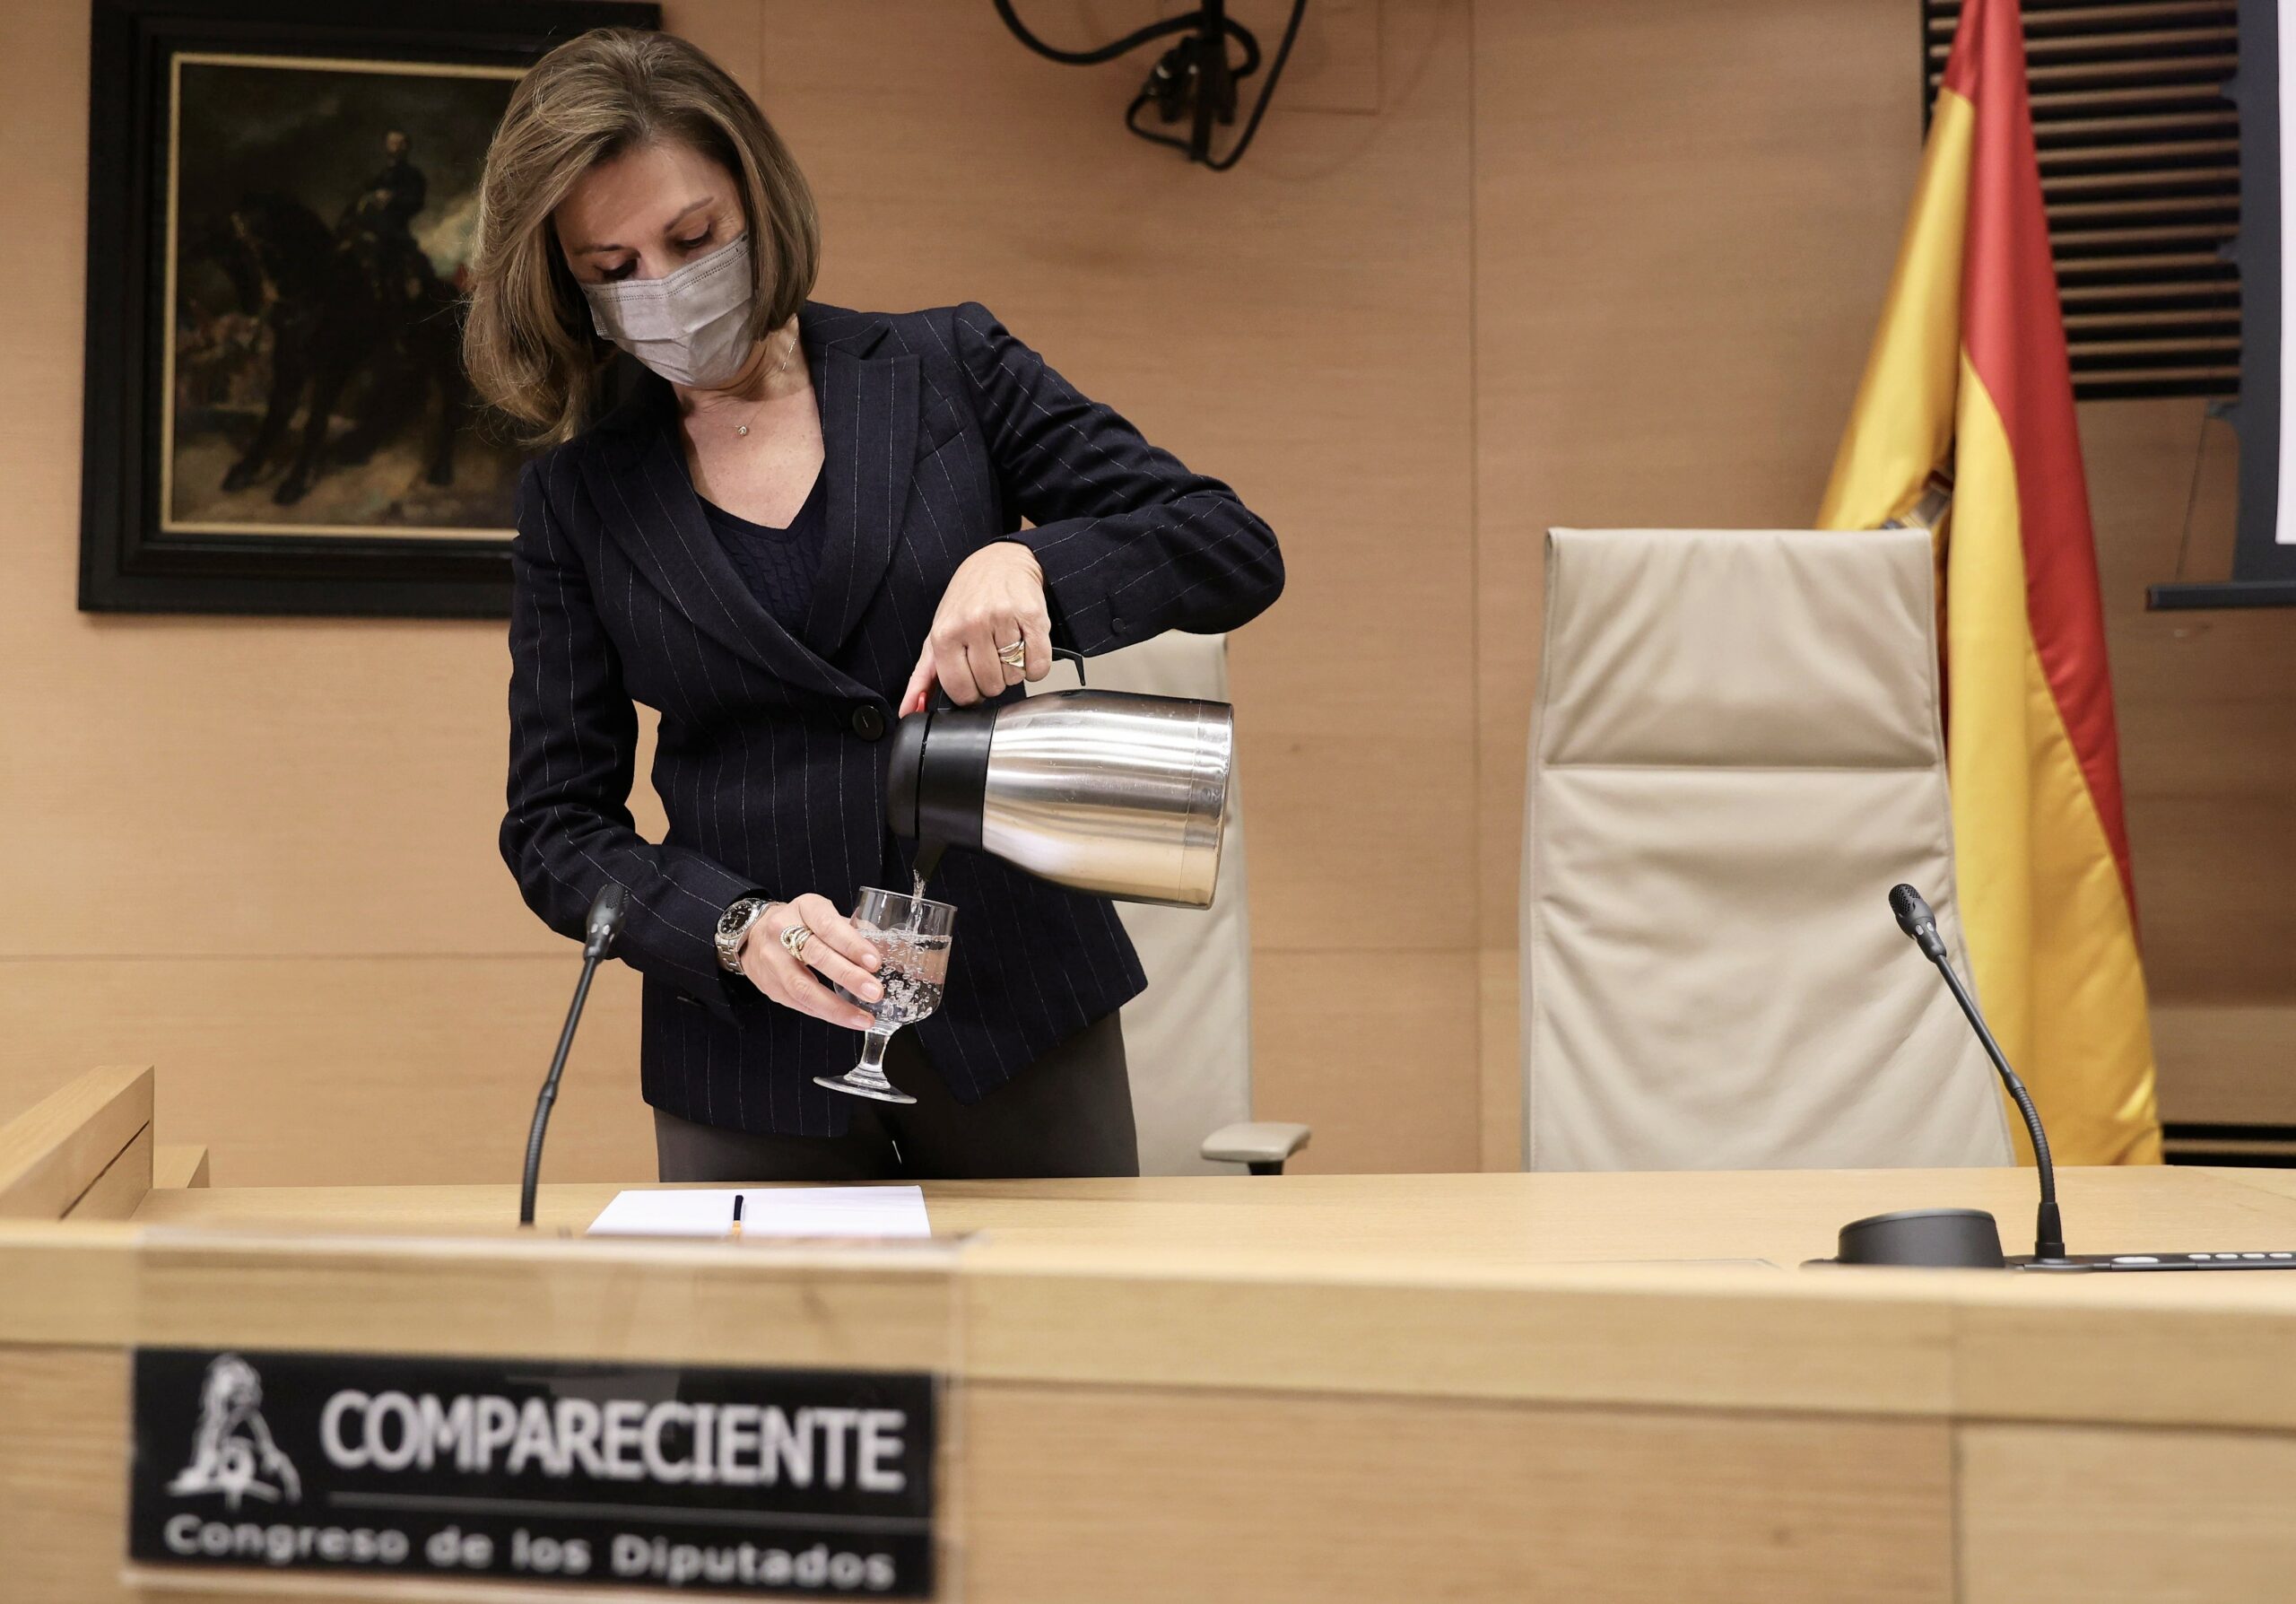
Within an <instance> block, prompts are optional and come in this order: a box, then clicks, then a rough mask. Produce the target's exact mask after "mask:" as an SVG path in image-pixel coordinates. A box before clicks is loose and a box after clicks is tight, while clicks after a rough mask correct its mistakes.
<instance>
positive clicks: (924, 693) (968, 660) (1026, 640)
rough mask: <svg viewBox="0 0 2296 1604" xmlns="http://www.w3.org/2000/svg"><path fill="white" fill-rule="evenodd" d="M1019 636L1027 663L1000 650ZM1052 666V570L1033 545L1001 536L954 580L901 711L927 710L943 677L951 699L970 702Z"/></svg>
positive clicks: (1042, 673)
mask: <svg viewBox="0 0 2296 1604" xmlns="http://www.w3.org/2000/svg"><path fill="white" fill-rule="evenodd" d="M1014 641H1020V642H1022V645H1023V646H1024V647H1025V648H1026V650H1027V656H1026V658H1025V659H1024V661H1023V663H1022V666H1021V667H1013V665H1012V664H1010V663H1007V662H1005V661H1004V660H1003V658H1000V657H999V656H998V653H999V652H1000V651H1001V650H1007V649H1010V648H1011V647H1012V645H1013V642H1014ZM1051 672H1052V613H1051V610H1050V609H1049V608H1048V606H1046V603H1045V597H1044V570H1043V569H1041V568H1039V566H1037V559H1036V554H1035V553H1033V552H1031V551H1030V550H1029V548H1028V547H1027V546H1024V545H1022V544H1021V543H1020V542H1018V541H1016V540H1000V541H998V542H997V543H996V545H985V546H983V547H981V548H980V550H978V551H977V552H975V553H974V554H972V555H971V556H970V557H967V558H966V559H965V560H964V562H963V563H962V565H961V566H960V567H959V568H958V570H957V571H956V574H955V575H954V577H952V579H951V580H949V588H948V590H947V591H946V592H945V593H944V595H943V596H942V597H941V606H940V610H939V611H938V612H936V613H935V614H934V615H933V632H932V633H931V634H930V635H929V636H927V637H926V641H925V652H924V655H923V656H921V657H919V658H918V659H917V669H916V672H915V673H913V674H911V675H910V676H909V689H908V690H906V691H904V692H902V693H901V698H900V711H901V716H902V717H904V718H906V717H907V716H908V715H909V714H910V713H914V712H919V711H922V710H923V709H924V707H925V702H926V698H928V697H929V696H931V695H932V694H933V685H934V683H935V681H936V680H937V681H938V682H939V683H940V686H941V688H942V689H943V690H944V691H946V692H947V693H949V700H950V701H952V702H955V703H956V704H957V705H958V706H959V707H970V706H971V705H972V704H973V703H974V702H980V701H982V700H984V699H986V698H987V697H990V696H995V695H998V694H1000V693H1003V692H1004V691H1005V690H1006V689H1007V688H1008V687H1010V686H1013V685H1017V684H1020V683H1021V682H1022V680H1023V679H1027V680H1031V681H1033V680H1039V679H1042V678H1043V677H1044V676H1046V675H1048V674H1049V673H1051Z"/></svg>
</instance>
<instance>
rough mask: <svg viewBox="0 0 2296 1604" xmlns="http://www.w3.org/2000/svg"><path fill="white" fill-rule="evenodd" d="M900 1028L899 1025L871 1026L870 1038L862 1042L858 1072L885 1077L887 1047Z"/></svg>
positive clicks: (878, 1077) (880, 1078) (881, 1078)
mask: <svg viewBox="0 0 2296 1604" xmlns="http://www.w3.org/2000/svg"><path fill="white" fill-rule="evenodd" d="M899 1029H900V1026H899V1025H892V1026H890V1027H888V1026H885V1025H882V1024H874V1025H871V1026H870V1027H869V1038H868V1040H867V1041H865V1042H863V1043H862V1044H861V1063H860V1067H859V1069H858V1071H857V1073H859V1074H862V1075H867V1076H874V1077H876V1078H877V1079H879V1080H883V1079H884V1078H885V1047H886V1044H887V1043H889V1042H891V1041H892V1039H893V1032H894V1031H896V1030H899Z"/></svg>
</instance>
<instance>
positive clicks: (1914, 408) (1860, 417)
mask: <svg viewBox="0 0 2296 1604" xmlns="http://www.w3.org/2000/svg"><path fill="white" fill-rule="evenodd" d="M1975 128H1976V118H1975V113H1974V111H1973V109H1971V107H1970V103H1969V101H1967V100H1963V99H1962V98H1961V96H1960V95H1958V94H1956V93H1954V92H1952V90H1950V89H1948V90H1944V91H1941V92H1939V93H1938V96H1937V105H1936V109H1935V112H1934V113H1933V114H1932V115H1931V118H1930V124H1929V143H1928V145H1927V147H1926V149H1925V150H1924V151H1923V153H1922V158H1921V177H1920V180H1919V182H1918V184H1917V185H1916V187H1915V189H1914V195H1913V213H1912V215H1911V217H1910V218H1909V220H1908V221H1907V223H1906V231H1905V238H1904V240H1902V241H1901V242H1900V244H1899V247H1898V262H1897V268H1896V271H1895V272H1894V273H1892V275H1891V277H1890V292H1889V297H1888V299H1887V300H1886V301H1883V309H1882V327H1881V332H1880V333H1879V334H1878V335H1877V336H1875V338H1874V349H1873V352H1872V353H1871V354H1870V355H1869V356H1868V357H1867V358H1866V360H1865V377H1864V379H1861V380H1859V382H1858V386H1857V405H1855V406H1853V407H1852V408H1851V409H1850V414H1849V415H1850V425H1849V428H1848V431H1847V432H1845V433H1844V434H1843V435H1842V437H1841V448H1840V449H1839V452H1838V453H1837V454H1836V455H1835V458H1834V464H1833V477H1832V478H1831V481H1830V482H1829V483H1828V484H1827V485H1826V496H1825V501H1824V503H1823V505H1822V508H1821V509H1820V510H1819V512H1818V527H1820V528H1821V529H1878V528H1880V527H1882V525H1883V524H1884V523H1887V522H1888V521H1889V520H1890V519H1893V518H1895V517H1897V516H1898V515H1899V514H1900V513H1901V512H1903V511H1905V510H1907V509H1908V508H1909V507H1911V506H1912V505H1913V503H1914V502H1915V501H1918V500H1919V499H1920V496H1921V486H1922V483H1923V481H1925V480H1926V479H1927V478H1928V476H1929V471H1930V470H1931V469H1932V468H1934V467H1935V466H1938V465H1939V464H1941V463H1943V462H1944V460H1945V458H1946V456H1947V454H1948V453H1949V452H1950V451H1951V450H1952V440H1953V392H1954V388H1955V386H1956V383H1957V380H1958V378H1959V373H1960V369H1961V246H1962V239H1963V235H1964V233H1965V232H1966V231H1967V228H1968V224H1969V198H1970V149H1971V146H1972V144H1973V141H1974V138H1975Z"/></svg>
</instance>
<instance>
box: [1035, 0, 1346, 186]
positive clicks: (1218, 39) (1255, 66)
mask: <svg viewBox="0 0 2296 1604" xmlns="http://www.w3.org/2000/svg"><path fill="white" fill-rule="evenodd" d="M995 3H996V14H997V15H998V16H1000V17H1002V18H1004V19H1005V26H1006V27H1007V28H1010V29H1011V30H1012V31H1013V37H1014V38H1016V39H1019V40H1020V41H1021V42H1022V44H1024V45H1026V46H1028V48H1030V49H1031V50H1034V51H1035V52H1036V53H1037V54H1038V55H1039V56H1042V57H1047V58H1048V59H1049V60H1053V61H1057V62H1061V63H1063V64H1065V65H1069V66H1094V65H1098V64H1100V63H1101V62H1103V61H1114V60H1115V59H1116V58H1117V57H1119V56H1125V55H1128V54H1130V53H1131V52H1132V51H1134V50H1137V49H1138V48H1141V47H1142V46H1143V45H1148V44H1153V43H1154V42H1155V41H1156V40H1158V39H1176V41H1177V42H1175V43H1174V44H1172V45H1171V46H1170V47H1169V48H1167V49H1166V50H1165V51H1164V54H1163V55H1162V56H1161V57H1160V58H1158V60H1157V62H1156V65H1155V67H1154V68H1153V70H1152V71H1151V72H1150V73H1149V74H1148V81H1147V83H1144V84H1143V85H1142V86H1141V89H1140V92H1139V93H1138V94H1136V95H1135V96H1134V97H1133V99H1132V104H1131V105H1130V106H1128V107H1126V109H1125V113H1124V126H1126V127H1127V128H1129V129H1130V130H1132V132H1133V133H1135V134H1137V135H1139V136H1140V137H1141V138H1143V139H1145V140H1149V141H1151V142H1152V143H1153V144H1167V145H1170V146H1171V147H1172V148H1173V149H1174V150H1176V151H1180V152H1183V153H1186V155H1187V159H1188V160H1189V161H1199V162H1202V163H1203V164H1204V165H1205V166H1206V167H1208V168H1210V169H1211V170H1213V172H1226V171H1227V170H1229V169H1230V168H1231V167H1233V166H1235V165H1236V163H1237V162H1239V161H1242V160H1243V157H1244V152H1245V151H1246V150H1248V149H1249V148H1250V146H1251V143H1252V135H1255V134H1257V133H1258V132H1259V119H1260V117H1261V115H1262V114H1263V113H1265V111H1266V110H1267V102H1268V100H1270V99H1271V98H1272V97H1273V96H1274V93H1275V85H1276V83H1277V81H1278V80H1279V79H1281V78H1282V77H1283V64H1284V63H1285V62H1286V61H1288V60H1290V59H1291V44H1292V41H1293V40H1294V39H1298V38H1299V37H1300V18H1301V17H1303V16H1305V15H1306V14H1307V10H1308V0H1291V18H1290V20H1289V21H1287V22H1285V23H1284V25H1283V39H1282V41H1281V42H1280V43H1278V44H1277V46H1276V47H1275V59H1274V61H1273V62H1272V63H1271V64H1270V65H1269V66H1268V69H1267V82H1266V83H1265V84H1263V85H1262V86H1261V88H1260V92H1259V99H1258V100H1257V101H1256V102H1254V103H1253V106H1252V114H1251V117H1250V118H1249V119H1248V120H1247V121H1246V122H1245V124H1244V131H1243V133H1242V134H1241V135H1239V136H1238V138H1237V140H1236V143H1235V144H1234V146H1233V147H1232V148H1231V149H1230V150H1229V152H1228V153H1227V154H1225V155H1223V156H1214V155H1213V153H1212V131H1213V126H1214V125H1215V124H1221V125H1226V124H1232V123H1234V121H1235V120H1236V105H1237V95H1236V86H1237V84H1238V83H1241V82H1242V81H1243V80H1244V79H1246V78H1248V77H1250V76H1251V75H1252V74H1254V73H1256V72H1257V71H1259V65H1260V50H1259V40H1258V39H1256V38H1255V37H1253V34H1252V31H1251V30H1250V29H1248V28H1247V27H1245V26H1244V25H1243V24H1242V23H1241V22H1237V21H1235V20H1234V19H1233V18H1231V16H1229V15H1228V4H1227V0H1204V4H1201V5H1198V6H1197V7H1196V9H1195V10H1194V11H1191V12H1188V13H1185V14H1183V15H1180V16H1177V17H1166V18H1164V19H1163V20H1162V21H1161V22H1151V23H1149V24H1148V25H1147V26H1146V27H1144V28H1138V29H1135V30H1134V31H1132V32H1130V33H1127V34H1126V35H1125V36H1124V37H1123V38H1122V39H1117V40H1115V41H1113V42H1111V43H1109V44H1105V45H1102V46H1100V47H1099V48H1096V49H1091V50H1064V49H1061V48H1058V47H1057V46H1053V45H1048V44H1046V43H1045V42H1044V40H1042V39H1039V38H1038V37H1037V36H1036V35H1035V34H1034V33H1032V32H1031V31H1029V26H1028V24H1027V23H1025V22H1022V21H1021V19H1020V16H1019V14H1018V13H1015V12H1014V11H1013V0H995ZM1230 39H1234V40H1235V41H1236V42H1237V43H1238V44H1239V46H1241V47H1242V48H1243V59H1242V60H1240V61H1235V62H1231V61H1230V60H1229V59H1228V41H1229V40H1230ZM1151 106H1152V107H1154V108H1155V110H1156V116H1157V118H1158V120H1159V121H1161V122H1162V123H1163V124H1164V125H1165V126H1167V127H1170V126H1174V125H1176V124H1178V123H1180V122H1182V121H1186V122H1187V125H1188V132H1187V137H1186V138H1185V139H1183V138H1181V137H1179V136H1178V135H1174V134H1160V133H1157V132H1156V131H1155V130H1154V129H1152V128H1146V127H1143V126H1141V123H1140V114H1141V112H1142V111H1143V110H1144V109H1147V108H1149V107H1151Z"/></svg>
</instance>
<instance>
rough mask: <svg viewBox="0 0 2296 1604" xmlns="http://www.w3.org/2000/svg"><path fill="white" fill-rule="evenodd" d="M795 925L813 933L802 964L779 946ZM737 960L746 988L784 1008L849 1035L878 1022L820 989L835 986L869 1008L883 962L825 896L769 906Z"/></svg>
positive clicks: (745, 939) (744, 940) (880, 991)
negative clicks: (829, 984) (839, 1027)
mask: <svg viewBox="0 0 2296 1604" xmlns="http://www.w3.org/2000/svg"><path fill="white" fill-rule="evenodd" d="M799 924H802V925H804V927H805V928H807V929H809V930H811V931H812V932H813V939H812V940H811V941H808V942H807V943H805V961H804V963H799V962H798V961H797V960H796V959H795V958H793V957H791V956H790V955H789V949H788V948H787V947H786V946H782V945H781V934H782V932H783V931H785V930H787V929H788V928H789V927H790V926H792V925H799ZM741 959H742V972H743V973H744V975H746V976H748V977H749V982H750V984H751V985H752V986H755V987H756V988H757V989H759V990H760V991H762V992H764V993H765V994H766V995H767V996H768V997H770V998H772V999H773V1000H774V1001H775V1002H778V1003H779V1004H780V1005H781V1006H782V1007H785V1008H795V1009H796V1010H797V1012H799V1013H800V1014H811V1015H812V1016H813V1017H814V1018H816V1019H826V1020H828V1021H829V1023H830V1024H839V1025H843V1026H844V1027H845V1028H846V1029H847V1030H851V1031H865V1030H867V1029H868V1028H869V1027H870V1026H871V1025H873V1024H875V1023H876V1022H877V1021H876V1016H874V1015H873V1014H869V1013H866V1012H865V1011H864V1010H862V1009H860V1008H857V1007H854V1006H853V1005H852V1004H851V1003H849V1002H847V1001H846V1000H845V999H844V998H841V997H839V995H838V994H837V993H836V992H834V991H832V990H831V989H829V988H828V987H827V986H826V985H823V984H822V981H836V982H837V983H838V984H839V985H840V986H842V987H844V988H845V989H847V990H848V991H850V992H851V993H852V994H853V995H854V996H856V997H858V998H865V999H866V1000H868V1001H870V1002H873V1003H874V1002H875V1001H876V1000H877V999H878V998H882V997H883V996H884V994H885V989H884V988H883V986H882V985H880V984H879V983H878V982H877V978H876V972H877V968H878V966H879V965H880V964H881V963H883V959H881V958H880V957H879V956H878V955H877V949H876V948H875V947H874V946H870V945H869V943H868V942H867V941H866V940H865V938H864V937H862V935H861V932H860V931H859V930H858V929H857V928H854V924H853V921H852V920H849V919H848V918H846V917H845V915H843V914H842V913H839V911H837V905H836V904H835V903H834V902H831V901H830V900H829V899H828V898H827V897H825V896H820V895H817V894H814V893H812V892H808V893H806V894H804V896H801V897H799V898H797V899H796V901H794V902H775V903H772V904H770V906H768V907H767V909H766V911H764V912H763V913H762V914H761V915H760V916H759V917H758V920H757V922H755V923H754V924H752V925H751V926H750V929H749V934H748V935H747V936H744V937H743V938H742V952H741Z"/></svg>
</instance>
